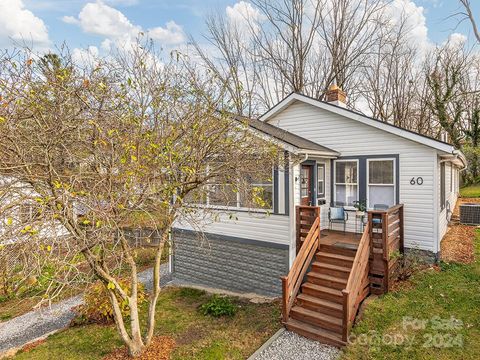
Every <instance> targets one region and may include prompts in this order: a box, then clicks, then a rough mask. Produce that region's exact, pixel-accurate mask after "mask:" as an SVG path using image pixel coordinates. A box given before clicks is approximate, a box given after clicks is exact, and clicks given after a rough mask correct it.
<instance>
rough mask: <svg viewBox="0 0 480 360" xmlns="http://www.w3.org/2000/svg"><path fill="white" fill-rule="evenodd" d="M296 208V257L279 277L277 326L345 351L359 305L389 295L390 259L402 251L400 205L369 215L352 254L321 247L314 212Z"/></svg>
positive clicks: (336, 247)
mask: <svg viewBox="0 0 480 360" xmlns="http://www.w3.org/2000/svg"><path fill="white" fill-rule="evenodd" d="M301 208H302V209H298V208H297V212H296V214H297V249H298V252H297V257H296V258H295V261H294V262H293V264H292V267H291V269H290V272H289V273H288V275H287V276H285V277H283V278H282V288H283V294H282V301H283V307H282V321H283V323H284V325H285V326H286V327H287V329H289V330H291V331H294V332H296V333H298V334H300V335H303V336H305V337H308V338H311V339H314V340H318V341H320V342H323V343H327V344H330V345H334V346H339V347H340V346H344V345H346V343H347V340H348V334H349V332H350V329H351V327H352V325H353V322H354V320H355V317H356V314H357V311H358V308H359V306H360V304H361V303H362V301H363V300H364V299H365V298H366V297H367V296H368V295H369V294H370V292H372V293H376V294H380V293H385V292H388V289H389V283H390V280H391V278H392V275H393V272H394V269H395V268H396V265H397V264H398V257H392V256H391V255H392V254H393V253H395V252H397V251H400V252H403V205H396V206H393V207H391V208H390V209H388V210H385V211H369V213H368V222H367V224H366V226H365V229H364V232H363V234H362V236H361V239H360V241H359V242H358V247H357V248H356V249H355V248H351V247H347V246H343V244H341V243H340V244H335V245H327V244H321V243H320V211H319V208H318V207H313V206H308V207H307V206H302V207H301ZM302 210H303V211H302Z"/></svg>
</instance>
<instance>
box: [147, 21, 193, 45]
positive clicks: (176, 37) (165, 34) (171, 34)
mask: <svg viewBox="0 0 480 360" xmlns="http://www.w3.org/2000/svg"><path fill="white" fill-rule="evenodd" d="M148 36H149V37H150V38H152V39H153V40H158V41H160V42H161V43H163V44H180V43H182V42H184V41H185V34H184V33H183V29H182V27H181V26H180V25H178V24H177V23H175V21H169V22H167V24H166V27H165V28H162V27H156V28H153V29H150V30H148Z"/></svg>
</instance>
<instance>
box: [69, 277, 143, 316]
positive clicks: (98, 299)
mask: <svg viewBox="0 0 480 360" xmlns="http://www.w3.org/2000/svg"><path fill="white" fill-rule="evenodd" d="M119 283H120V286H121V287H122V289H124V291H125V292H126V293H127V294H128V295H130V294H131V288H130V284H129V283H128V282H127V281H125V280H120V281H119ZM117 299H118V302H119V305H120V310H121V311H122V316H123V317H124V319H125V318H128V317H129V316H130V306H129V304H128V301H122V300H121V299H120V298H118V297H117ZM146 300H147V299H146V294H145V290H144V286H143V285H142V284H138V296H137V301H138V306H141V305H142V304H143V303H145V302H146ZM79 313H80V316H79V319H77V322H95V323H102V324H108V323H112V322H113V321H114V317H113V308H112V304H111V302H110V296H109V295H108V292H107V289H106V288H105V285H104V284H102V283H101V282H100V281H97V282H96V283H94V284H93V285H91V286H90V287H89V288H88V289H87V290H86V291H85V295H84V304H83V305H82V306H80V308H79Z"/></svg>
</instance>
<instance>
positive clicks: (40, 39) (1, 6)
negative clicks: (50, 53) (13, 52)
mask: <svg viewBox="0 0 480 360" xmlns="http://www.w3.org/2000/svg"><path fill="white" fill-rule="evenodd" d="M12 40H13V41H14V42H18V43H23V42H25V43H26V44H27V45H32V46H33V47H35V48H37V49H46V48H48V46H49V45H50V39H49V37H48V30H47V27H46V26H45V23H44V22H43V20H42V19H40V18H39V17H37V16H35V15H34V14H33V13H32V12H31V11H30V10H27V9H26V8H25V5H24V3H23V1H22V0H8V1H5V0H3V1H0V45H1V46H10V45H12Z"/></svg>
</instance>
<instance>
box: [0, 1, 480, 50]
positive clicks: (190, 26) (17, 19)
mask: <svg viewBox="0 0 480 360" xmlns="http://www.w3.org/2000/svg"><path fill="white" fill-rule="evenodd" d="M395 1H396V2H397V3H402V4H403V3H404V4H405V5H406V6H408V7H409V8H410V9H412V11H413V12H414V13H415V16H412V19H413V20H412V21H414V22H415V23H417V24H418V26H420V27H421V26H422V22H423V23H424V25H426V28H427V31H428V32H427V34H428V41H430V42H433V43H441V42H443V41H445V39H446V38H447V37H448V36H449V34H451V33H452V32H456V33H461V34H463V35H465V36H466V37H467V38H469V39H471V38H472V37H471V33H472V32H471V29H470V24H469V23H467V22H464V23H463V24H461V25H460V26H458V27H456V25H457V20H456V19H448V17H449V16H450V15H452V14H454V13H456V12H457V11H459V9H460V8H459V3H458V0H395ZM238 2H240V0H237V1H236V0H228V1H227V0H199V1H196V0H173V1H172V0H168V1H167V0H0V46H1V47H8V46H11V43H12V40H11V39H12V37H13V38H15V39H18V38H22V39H27V40H28V39H30V40H32V42H33V43H35V44H39V45H41V46H50V47H51V46H53V45H56V44H60V43H63V42H66V43H67V44H68V45H69V47H70V48H85V47H87V46H95V47H96V48H98V49H102V44H103V48H105V45H108V42H109V41H111V40H118V39H121V38H122V34H123V33H126V32H129V31H135V30H139V29H140V30H141V31H148V30H151V33H149V34H152V35H153V36H156V37H157V40H158V41H159V42H166V43H167V44H169V45H172V46H174V45H177V44H179V43H182V42H185V41H186V39H187V37H188V35H193V36H194V37H195V38H196V39H198V40H201V34H202V33H204V31H205V27H204V17H205V15H206V14H208V13H209V12H212V11H220V12H225V11H226V9H227V7H228V6H229V7H230V9H231V10H232V11H233V10H236V9H238V8H239V7H235V4H236V3H238ZM472 2H473V3H476V5H475V7H474V12H475V14H478V18H479V19H480V1H477V0H474V1H472ZM87 10H89V11H87ZM100 10H101V11H100ZM102 16H107V18H105V19H106V20H108V19H110V20H108V21H112V23H111V24H110V26H109V27H106V28H101V26H100V27H99V24H98V23H100V24H105V23H106V22H107V21H103V19H104V18H103V17H102ZM115 21H116V22H117V23H118V24H115ZM96 22H97V23H96ZM479 22H480V20H479ZM2 23H3V24H2ZM42 23H43V25H42ZM117 25H118V27H116V28H115V26H117ZM471 41H472V42H473V39H472V40H471ZM100 51H101V50H100Z"/></svg>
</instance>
